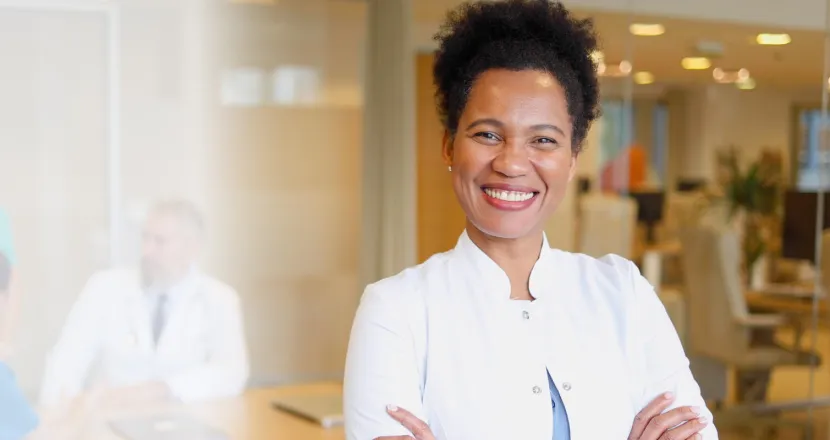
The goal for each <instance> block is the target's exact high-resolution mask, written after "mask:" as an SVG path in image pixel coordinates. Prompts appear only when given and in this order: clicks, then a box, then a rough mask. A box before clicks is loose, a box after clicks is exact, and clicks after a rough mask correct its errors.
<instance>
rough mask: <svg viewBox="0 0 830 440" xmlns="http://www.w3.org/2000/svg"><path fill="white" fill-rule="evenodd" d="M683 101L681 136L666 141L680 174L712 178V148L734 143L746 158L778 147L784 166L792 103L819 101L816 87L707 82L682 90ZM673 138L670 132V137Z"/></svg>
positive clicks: (787, 159) (790, 133) (790, 130)
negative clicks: (795, 88)
mask: <svg viewBox="0 0 830 440" xmlns="http://www.w3.org/2000/svg"><path fill="white" fill-rule="evenodd" d="M682 94H683V97H682V98H681V99H683V100H684V101H685V108H684V112H685V114H684V115H679V116H681V117H683V118H684V122H685V125H684V127H683V130H684V132H685V133H684V135H683V136H680V137H679V139H681V140H682V141H681V142H677V143H674V144H671V145H670V153H669V155H670V157H672V156H673V157H674V158H675V159H676V160H679V161H680V165H678V164H677V163H676V165H675V167H676V168H677V171H676V172H677V175H678V176H680V177H693V178H707V179H713V178H714V177H715V171H716V163H715V161H716V152H717V151H718V150H720V149H722V148H725V147H729V146H735V147H737V148H738V149H739V150H740V151H741V153H742V155H743V156H744V158H745V159H746V160H751V159H754V158H755V157H756V156H757V154H758V153H759V152H760V151H761V150H763V149H765V148H770V149H775V150H778V151H781V152H782V153H783V155H784V158H785V170H788V169H789V161H790V160H791V158H790V144H791V142H792V135H793V129H794V127H793V126H792V112H793V109H794V107H795V106H796V105H799V104H801V105H804V104H805V103H815V102H820V96H819V95H818V94H817V93H815V94H814V93H810V92H800V91H783V90H774V89H756V90H752V91H741V90H738V89H736V88H735V87H730V86H723V85H712V86H707V87H699V88H694V89H690V90H686V91H684V92H682ZM673 138H674V137H673Z"/></svg>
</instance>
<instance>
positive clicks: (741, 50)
mask: <svg viewBox="0 0 830 440" xmlns="http://www.w3.org/2000/svg"><path fill="white" fill-rule="evenodd" d="M455 3H460V2H458V1H456V0H418V2H417V3H416V4H417V5H418V7H417V8H416V11H415V16H416V20H417V23H416V26H415V37H414V38H415V42H416V45H417V46H418V47H419V49H421V50H431V49H434V48H435V44H434V42H432V40H431V37H432V35H433V34H434V33H435V31H436V30H437V28H438V24H439V23H440V21H441V19H442V17H443V16H444V15H445V13H446V10H444V11H440V12H439V10H438V8H440V7H442V5H447V4H455ZM575 13H576V14H577V15H579V16H583V17H591V18H593V20H594V23H595V27H596V30H597V33H598V34H599V36H600V40H601V45H602V48H603V52H604V53H605V59H606V62H608V63H613V62H619V61H622V60H624V59H629V61H630V62H631V63H632V65H633V67H634V70H635V71H648V72H651V73H653V74H654V75H655V76H656V80H657V82H658V83H662V84H708V83H713V82H714V80H713V78H712V70H711V69H709V70H705V71H687V70H684V69H683V68H682V67H681V66H680V61H681V59H682V58H683V57H685V56H694V55H696V54H697V52H696V49H695V47H696V46H697V44H698V43H699V42H701V41H703V40H708V41H716V42H719V43H721V44H722V45H723V47H724V52H723V56H722V57H720V58H717V59H713V60H712V68H715V67H721V68H724V69H740V68H746V69H748V70H749V71H750V74H751V76H752V77H753V78H754V79H755V80H756V82H757V85H758V87H759V88H762V87H774V88H800V89H803V88H810V87H815V88H816V90H817V93H818V91H819V90H820V87H821V84H822V76H823V64H824V63H823V58H824V34H823V33H822V32H820V31H811V30H804V29H792V28H786V27H777V26H765V25H752V24H736V23H725V22H722V21H717V22H716V21H704V20H689V19H682V18H669V17H659V16H646V15H634V14H622V13H614V12H596V11H590V12H589V11H575ZM631 22H640V23H661V24H663V25H665V27H666V33H665V34H664V35H662V36H659V37H635V36H633V35H631V34H630V33H629V32H628V25H629V24H630V23H631ZM762 32H769V33H774V32H787V33H789V34H790V35H791V36H792V40H793V41H792V43H791V44H789V45H786V46H760V45H758V44H756V43H755V42H754V38H755V36H756V35H757V34H758V33H762ZM627 54H631V55H630V56H627Z"/></svg>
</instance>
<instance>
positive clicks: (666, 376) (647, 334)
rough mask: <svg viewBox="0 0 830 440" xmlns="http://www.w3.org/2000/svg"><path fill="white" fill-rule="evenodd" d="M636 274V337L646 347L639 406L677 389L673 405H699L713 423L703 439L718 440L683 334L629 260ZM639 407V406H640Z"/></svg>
mask: <svg viewBox="0 0 830 440" xmlns="http://www.w3.org/2000/svg"><path fill="white" fill-rule="evenodd" d="M628 265H629V267H630V273H631V276H632V278H633V286H634V297H635V298H634V304H635V315H636V316H634V317H633V318H634V319H633V320H632V322H633V325H634V326H635V329H634V335H635V338H636V340H638V341H641V342H642V344H643V345H641V346H642V347H643V349H644V352H643V356H642V360H641V362H642V364H641V366H642V367H643V368H642V377H641V380H642V383H643V385H644V386H643V390H642V391H643V394H642V397H641V402H640V404H639V409H642V408H644V407H645V406H646V405H648V403H649V402H651V401H652V400H654V399H655V398H656V397H657V396H659V395H660V394H662V393H665V392H667V391H668V392H672V393H674V395H675V396H676V397H675V401H674V403H673V404H672V406H671V408H669V409H672V408H677V407H681V406H697V407H699V408H700V409H701V416H702V417H706V418H707V420H709V425H708V426H707V427H706V428H704V429H703V430H702V431H701V432H700V434H701V436H703V440H717V438H718V432H717V430H716V428H715V425H714V421H713V419H712V413H711V412H710V411H709V410H708V409H707V408H706V403H705V402H704V400H703V397H702V396H701V394H700V387H699V386H698V384H697V381H696V380H695V378H694V377H693V376H692V372H691V370H690V369H689V359H688V358H687V357H686V354H685V353H684V351H683V346H682V345H681V343H680V338H679V337H678V335H677V331H676V330H675V328H674V324H672V322H671V320H670V319H669V315H668V313H667V312H666V309H665V307H664V306H663V303H662V302H661V301H660V299H659V298H658V297H657V294H656V293H655V291H654V288H653V287H652V286H651V285H650V284H649V282H648V281H647V280H646V279H645V278H644V277H643V276H642V275H640V272H639V270H638V269H637V267H636V266H634V264H633V263H631V262H628ZM639 409H638V410H639Z"/></svg>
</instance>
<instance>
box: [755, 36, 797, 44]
mask: <svg viewBox="0 0 830 440" xmlns="http://www.w3.org/2000/svg"><path fill="white" fill-rule="evenodd" d="M755 41H756V42H757V43H758V44H763V45H765V46H783V45H785V44H790V42H791V41H792V38H790V36H789V34H758V36H757V37H755Z"/></svg>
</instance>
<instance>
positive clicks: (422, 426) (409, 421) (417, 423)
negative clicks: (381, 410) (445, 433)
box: [375, 405, 435, 440]
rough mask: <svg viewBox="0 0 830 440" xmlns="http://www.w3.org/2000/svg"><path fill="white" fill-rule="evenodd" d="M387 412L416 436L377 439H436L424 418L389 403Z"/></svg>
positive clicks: (378, 439) (381, 438)
mask: <svg viewBox="0 0 830 440" xmlns="http://www.w3.org/2000/svg"><path fill="white" fill-rule="evenodd" d="M386 412H388V413H389V415H390V416H392V418H393V419H395V420H397V421H398V422H399V423H400V424H401V425H403V427H404V428H406V429H408V430H409V432H411V433H412V435H414V437H413V436H411V435H398V436H392V437H378V438H376V439H375V440H412V439H415V440H435V436H434V435H432V431H430V429H429V425H427V424H426V423H424V421H423V420H421V419H419V418H417V417H415V416H413V415H412V413H410V412H409V411H407V410H405V409H403V408H398V407H396V406H393V405H389V406H388V407H387V408H386Z"/></svg>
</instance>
